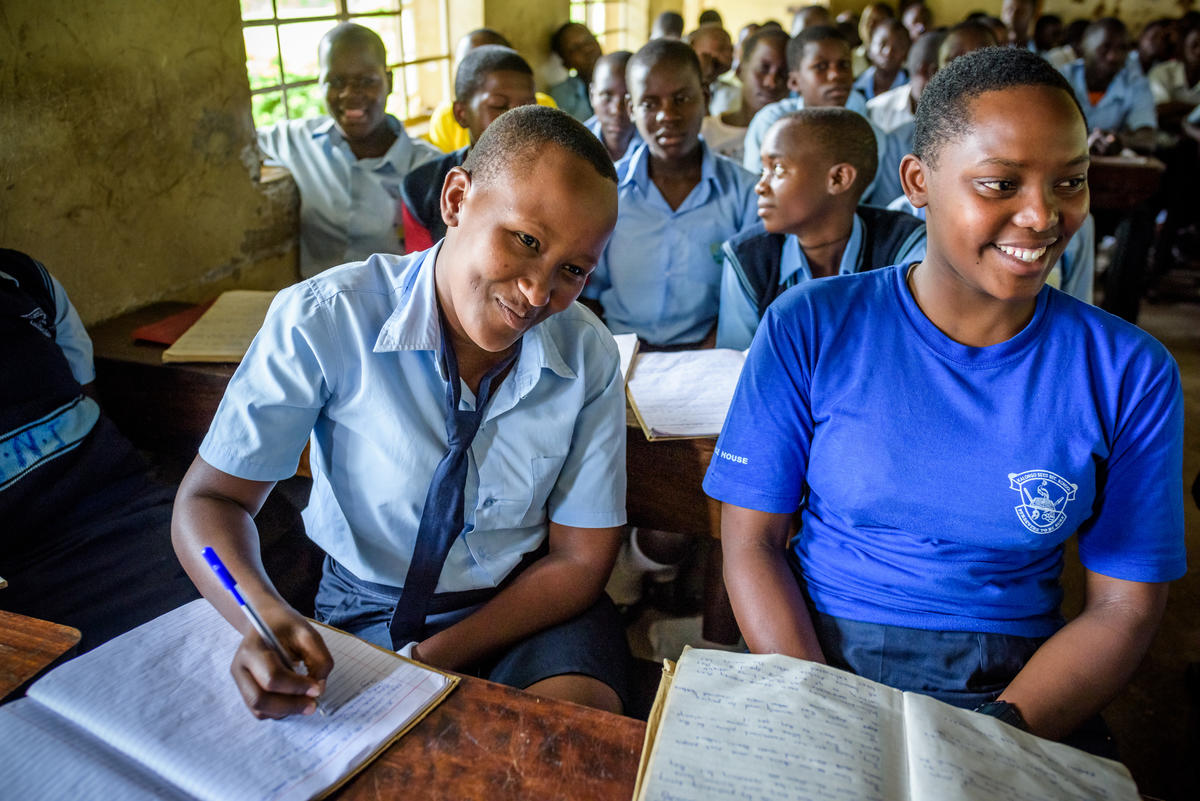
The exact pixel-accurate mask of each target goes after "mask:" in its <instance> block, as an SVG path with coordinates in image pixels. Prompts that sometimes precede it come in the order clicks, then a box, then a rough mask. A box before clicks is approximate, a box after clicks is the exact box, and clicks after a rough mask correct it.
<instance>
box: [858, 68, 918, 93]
mask: <svg viewBox="0 0 1200 801" xmlns="http://www.w3.org/2000/svg"><path fill="white" fill-rule="evenodd" d="M878 71H879V68H878V67H876V66H875V65H871V66H870V67H867V68H866V69H865V70H863V72H862V74H861V75H859V76H858V77H857V78H855V79H854V91H856V92H858V93H860V94H861V95H862V96H863V97H864V98H866V99H867V100H871V99H873V98H874V97H875V73H876V72H878ZM906 83H908V71H907V70H903V69H902V70H900V71H899V72H897V73H896V77H895V79H894V80H893V81H892V85H891V86H889V87H888V89H889V90H890V89H895V88H896V87H897V86H903V85H904V84H906ZM880 94H882V92H881V93H880Z"/></svg>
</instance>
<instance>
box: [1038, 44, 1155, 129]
mask: <svg viewBox="0 0 1200 801" xmlns="http://www.w3.org/2000/svg"><path fill="white" fill-rule="evenodd" d="M1059 71H1060V72H1062V74H1063V75H1064V76H1065V77H1066V79H1067V81H1068V82H1069V83H1070V84H1071V88H1072V89H1074V90H1075V97H1076V99H1077V100H1079V105H1080V106H1082V107H1083V116H1084V117H1085V118H1086V119H1087V124H1088V128H1089V129H1091V130H1095V129H1096V128H1099V129H1101V130H1104V131H1136V130H1137V129H1138V128H1157V127H1158V115H1157V113H1156V112H1155V110H1154V94H1153V93H1152V92H1151V91H1150V82H1149V81H1147V80H1146V76H1145V75H1143V74H1142V71H1141V69H1140V68H1130V67H1129V65H1128V64H1127V65H1126V66H1125V67H1123V68H1122V69H1121V71H1120V72H1118V73H1117V74H1116V76H1115V77H1114V78H1113V79H1112V82H1111V83H1110V84H1109V85H1108V89H1107V90H1106V91H1105V92H1104V97H1102V98H1100V102H1099V103H1097V104H1096V105H1094V106H1093V105H1092V103H1091V101H1090V100H1089V99H1088V89H1087V78H1086V77H1085V76H1084V70H1083V59H1081V58H1080V59H1076V60H1075V61H1072V62H1071V63H1070V64H1067V65H1065V66H1063V67H1060V68H1059Z"/></svg>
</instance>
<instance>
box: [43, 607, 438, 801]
mask: <svg viewBox="0 0 1200 801" xmlns="http://www.w3.org/2000/svg"><path fill="white" fill-rule="evenodd" d="M317 631H318V632H320V634H321V636H322V638H323V639H324V640H325V643H326V645H327V646H328V647H329V650H330V652H331V653H332V654H333V658H334V670H333V673H332V674H331V675H330V677H329V679H328V681H327V689H326V692H325V695H324V696H323V697H322V698H323V701H322V703H323V704H325V705H326V706H327V707H328V708H329V709H330V714H328V715H327V716H322V715H319V714H314V715H309V716H293V717H290V718H287V719H285V720H277V721H275V720H262V721H260V720H256V719H255V718H254V717H253V716H252V715H251V714H250V711H249V710H248V709H246V707H245V704H244V703H243V702H242V698H241V695H240V694H239V693H238V691H237V688H236V687H235V685H234V683H233V680H232V679H231V678H230V676H229V664H230V662H231V660H232V657H233V654H234V651H235V650H236V649H237V647H238V644H239V642H240V640H241V635H240V634H239V633H238V632H237V630H236V629H234V628H233V627H232V626H231V625H229V623H228V622H226V621H225V619H224V618H222V617H221V616H220V614H219V613H218V612H217V611H216V610H215V609H213V607H212V606H210V605H209V604H208V602H206V601H204V600H203V599H201V600H197V601H193V602H192V603H190V604H186V605H185V606H182V607H180V608H179V609H176V610H174V611H172V612H169V613H167V614H166V615H163V616H162V617H160V618H157V619H156V620H153V621H151V622H150V623H147V624H145V625H143V626H140V627H139V628H137V629H134V630H133V631H131V632H128V633H126V634H124V635H122V636H120V637H118V638H116V639H114V640H111V641H109V642H108V643H105V644H104V645H102V646H100V647H99V648H97V649H95V650H93V651H90V652H88V653H87V654H84V655H83V656H81V657H79V658H77V659H74V660H72V661H70V662H67V663H66V664H64V665H62V666H60V667H58V668H56V669H55V670H53V671H51V672H50V673H48V674H47V675H46V676H44V677H43V678H42V679H40V680H38V681H37V682H35V683H34V684H33V686H32V687H31V688H30V690H29V696H30V697H31V698H34V699H36V700H37V701H38V702H40V703H41V704H43V705H44V706H46V707H47V708H49V709H51V710H53V711H54V712H56V713H58V714H59V715H60V716H62V717H64V718H67V719H69V720H71V721H74V722H75V723H77V724H78V725H79V726H81V727H82V728H84V729H86V730H88V731H89V732H90V733H91V734H92V735H93V736H95V737H97V738H99V739H100V740H101V741H103V742H106V743H109V744H110V745H112V746H113V747H114V748H116V749H118V750H119V751H122V752H124V753H125V754H126V755H128V756H130V757H131V758H133V759H136V760H138V761H140V762H141V763H142V764H143V765H145V766H146V767H148V768H150V769H151V770H153V771H155V772H156V773H158V774H159V775H161V776H162V777H164V778H166V779H167V780H168V781H170V782H171V783H172V784H174V785H176V786H177V787H179V788H180V789H181V790H183V791H184V792H186V793H188V794H190V795H193V796H195V797H196V798H201V799H212V801H224V799H229V798H238V799H272V800H273V801H288V800H289V799H297V800H300V799H308V798H312V797H314V796H316V795H318V794H320V793H322V792H324V791H325V790H327V789H328V788H329V787H331V786H333V785H336V784H337V783H338V782H339V781H341V780H342V779H344V778H345V777H346V776H348V775H350V774H351V773H353V772H354V771H355V770H356V769H357V768H358V767H360V766H361V765H363V764H364V763H366V762H367V761H368V760H369V759H370V758H371V757H372V756H373V755H374V754H375V753H376V752H377V751H378V750H379V749H380V748H382V747H383V746H384V745H386V744H387V743H389V742H390V741H391V740H392V739H393V738H394V737H395V736H396V735H398V734H399V733H400V732H402V731H403V730H405V728H406V727H407V726H408V725H409V724H410V723H411V722H412V721H413V720H415V719H418V718H419V717H420V716H421V715H422V714H424V712H426V711H427V710H428V709H430V708H431V707H432V706H434V705H435V704H436V703H437V702H438V701H440V700H441V698H442V697H443V696H444V695H445V693H447V692H448V691H449V690H450V689H451V688H452V687H453V686H454V684H455V683H456V680H455V679H453V678H452V677H450V676H448V675H446V674H443V673H440V672H439V671H436V670H433V669H431V668H427V667H424V666H422V665H419V664H416V663H414V662H410V661H408V660H405V659H401V658H400V657H398V656H396V655H395V654H393V653H391V652H389V651H384V650H382V649H379V648H376V647H375V646H373V645H370V644H369V643H366V642H364V641H362V640H359V639H358V638H356V637H352V636H350V635H348V634H345V633H343V632H339V631H336V630H334V629H330V628H327V627H324V626H317Z"/></svg>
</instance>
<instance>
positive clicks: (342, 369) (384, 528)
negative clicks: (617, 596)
mask: <svg viewBox="0 0 1200 801" xmlns="http://www.w3.org/2000/svg"><path fill="white" fill-rule="evenodd" d="M440 252H441V245H440V244H439V245H437V246H435V247H434V248H433V249H432V250H428V251H424V252H421V253H413V254H409V255H407V256H392V255H385V254H376V255H374V256H372V257H371V258H370V259H368V260H367V261H365V262H359V263H354V264H347V265H343V266H341V267H339V268H337V269H334V270H329V271H327V272H325V273H322V274H321V275H319V276H317V277H315V278H312V279H309V280H307V281H304V282H302V283H300V284H297V285H295V286H293V287H290V288H288V289H285V290H283V291H282V292H281V293H280V294H279V295H278V296H277V297H276V299H275V301H274V302H273V303H272V306H271V310H270V312H269V313H268V315H267V318H266V321H265V322H264V324H263V328H262V330H261V331H260V333H259V334H258V336H257V337H256V338H255V340H254V342H253V344H252V345H251V346H250V349H249V351H248V352H247V354H246V357H245V358H244V359H243V360H242V363H241V365H240V366H239V368H238V370H237V372H236V373H235V374H234V376H233V378H232V379H231V381H230V383H229V388H228V390H227V391H226V393H225V397H224V398H223V400H222V401H221V405H220V407H219V408H218V409H217V413H216V415H215V417H214V418H213V422H212V427H211V428H210V430H209V432H208V434H207V436H206V437H205V438H204V441H203V443H202V444H201V446H200V455H201V457H202V458H203V459H204V460H205V461H206V462H208V463H209V464H211V465H213V466H214V467H216V468H217V469H219V470H222V471H224V472H226V473H229V474H231V475H235V476H238V477H240V478H245V479H250V480H254V481H278V480H280V479H282V478H285V477H287V476H290V475H291V474H292V473H293V472H294V471H295V469H296V464H297V460H298V459H299V456H300V452H301V450H302V449H303V448H304V445H305V443H306V442H309V443H310V444H311V449H310V456H309V463H310V466H311V469H312V474H313V488H312V495H311V498H310V500H309V505H308V507H307V508H306V509H305V510H304V513H303V516H304V523H305V528H306V530H307V533H308V536H309V537H310V538H311V539H312V540H313V541H314V542H316V543H317V544H318V545H319V546H320V547H321V548H322V549H323V550H324V551H325V552H326V554H328V558H327V560H326V566H325V574H324V576H323V577H322V581H321V589H320V591H319V592H318V595H317V601H316V607H317V617H318V619H320V620H323V621H326V622H330V623H331V624H333V625H336V626H339V627H341V628H344V629H346V630H348V631H350V632H351V633H354V634H357V635H358V636H360V637H363V638H365V639H368V640H370V641H371V642H375V643H376V644H380V645H382V646H384V647H399V646H400V645H403V644H404V642H405V641H406V640H405V641H400V642H397V641H396V640H395V639H394V638H395V637H396V636H398V635H396V633H395V632H394V631H391V630H390V624H389V621H390V620H391V619H392V615H393V611H394V610H396V609H397V604H398V598H399V597H400V595H401V593H402V589H403V587H404V584H405V581H406V577H407V576H408V575H409V568H410V565H411V562H412V560H413V554H414V550H415V549H416V548H417V544H418V543H417V539H416V536H417V532H418V530H419V529H420V528H421V523H422V517H423V515H425V514H426V513H427V512H426V509H425V506H426V495H427V492H428V491H429V489H430V483H431V478H432V477H433V475H434V472H435V470H436V469H437V468H438V466H439V461H440V460H441V459H442V457H443V455H444V454H446V453H447V447H448V440H447V436H448V435H447V431H446V418H447V410H446V408H445V406H446V403H447V401H446V395H447V379H446V375H447V370H448V369H449V368H448V367H447V362H446V360H445V359H444V358H443V357H442V356H441V352H442V348H443V334H442V327H441V322H440V312H439V310H438V304H437V297H436V291H435V283H434V264H435V261H436V259H437V258H438V254H439V253H440ZM461 393H462V398H461V402H460V403H459V404H458V406H457V407H456V408H457V409H458V410H473V409H474V403H475V396H474V395H473V394H472V393H471V391H470V390H469V389H468V388H466V386H465V385H463V386H462V389H461ZM459 413H461V412H459ZM624 424H625V418H624V391H623V382H622V380H621V374H620V369H619V365H618V356H617V349H616V345H615V343H614V342H613V339H612V337H611V335H610V334H609V333H608V331H607V330H605V328H604V326H603V325H602V324H601V323H600V322H599V320H597V319H596V318H595V316H594V315H593V314H591V312H589V311H587V310H586V309H584V308H583V307H582V306H580V305H578V304H575V305H573V306H572V307H571V308H569V309H567V310H566V311H563V312H561V313H559V314H556V315H554V316H553V317H551V318H549V319H548V320H546V321H544V322H542V323H540V324H539V325H537V326H535V327H534V328H533V329H531V330H530V331H528V332H527V333H526V334H525V335H524V337H523V338H522V342H521V348H520V355H519V358H518V359H517V361H516V363H515V365H514V366H513V368H512V371H511V373H510V374H509V375H508V376H507V378H505V379H504V381H503V383H501V384H500V385H499V387H498V388H496V389H495V390H494V392H493V394H492V398H491V400H490V402H488V403H487V406H486V408H485V410H484V412H483V418H482V422H481V423H480V425H479V428H478V432H477V433H476V434H475V435H474V437H473V439H471V440H470V446H469V450H468V452H467V455H466V458H467V462H468V466H467V471H466V477H465V484H464V485H463V492H464V494H463V499H462V509H463V522H464V526H463V529H462V531H461V533H459V534H457V535H456V536H455V537H454V538H453V540H452V545H451V546H450V548H449V551H448V554H447V555H446V556H445V561H444V563H443V565H442V568H441V571H440V574H436V575H437V580H436V593H435V594H434V595H433V597H432V601H431V605H430V606H429V610H430V613H429V616H428V617H427V618H425V621H424V623H425V626H424V629H425V631H424V633H425V634H426V635H427V634H429V633H431V632H434V631H437V630H440V629H442V628H445V627H446V626H448V625H451V624H452V623H454V622H456V621H458V620H461V619H462V618H464V617H466V616H467V615H468V614H470V613H471V612H472V611H474V610H475V609H477V608H478V607H479V606H480V605H481V604H482V603H484V602H485V601H486V600H487V599H488V598H490V597H492V596H493V595H495V594H496V592H497V591H498V589H499V588H500V587H502V586H503V585H504V583H505V582H506V581H507V580H510V579H511V578H512V577H513V576H515V574H516V571H519V570H520V569H521V567H523V566H524V564H527V563H528V562H529V561H530V560H531V559H534V558H536V557H537V556H538V555H539V553H540V552H541V551H542V550H543V549H544V548H545V547H546V542H547V532H548V524H549V522H550V521H554V522H557V523H560V524H563V525H568V526H577V527H583V528H605V527H610V526H618V525H621V524H623V523H624V522H625V468H624V464H625V444H624V443H625V436H624ZM437 512H438V510H436V509H434V510H433V512H432V513H434V514H436V513H437ZM605 600H606V599H601V602H598V603H597V604H596V605H595V606H594V607H593V608H592V610H590V611H589V612H587V613H585V614H584V615H581V616H580V618H576V621H579V620H580V619H581V618H584V619H586V621H585V622H587V621H590V623H588V625H591V624H594V623H596V619H597V618H599V619H600V620H601V623H603V625H601V626H600V627H599V629H597V630H596V631H593V632H592V633H591V634H589V635H588V636H587V637H585V638H584V642H583V643H579V642H577V641H576V642H575V643H574V646H573V647H574V649H575V650H574V651H572V650H571V649H570V648H567V647H565V646H563V647H558V646H554V647H552V648H551V649H550V650H551V656H554V654H555V653H558V656H560V657H562V658H564V659H570V658H572V656H571V655H572V654H578V653H582V654H583V655H584V656H583V657H581V658H587V659H590V660H591V661H590V662H588V664H585V665H571V664H565V665H560V667H562V668H563V669H561V670H557V671H553V670H552V672H551V673H550V674H549V675H557V673H561V672H584V673H588V674H589V675H596V677H597V678H600V679H601V680H602V681H605V682H606V683H608V684H609V685H610V686H613V687H614V689H616V690H617V691H618V693H623V692H624V690H623V688H621V687H619V686H618V685H620V684H621V683H622V682H623V680H624V679H623V678H620V677H616V678H614V675H613V674H612V673H611V672H609V673H605V672H604V671H605V670H606V669H607V668H606V667H605V665H604V664H601V663H603V662H605V661H609V662H611V663H612V665H613V666H615V667H616V668H617V669H618V672H619V671H620V670H623V669H624V667H625V663H624V662H623V661H622V660H623V659H624V658H625V656H623V654H625V655H626V656H627V652H626V651H625V649H624V645H623V643H624V640H623V634H622V630H621V627H620V622H619V619H617V618H616V617H615V610H613V609H612V607H611V602H609V603H608V605H607V606H605V603H604V602H605ZM573 622H575V621H568V622H567V623H563V624H560V625H559V626H556V627H553V628H552V629H548V630H545V631H543V632H541V633H539V634H536V635H534V636H532V637H530V638H528V639H527V640H526V641H524V643H519V644H517V645H516V646H515V647H514V649H512V650H510V652H509V654H510V655H511V654H513V653H515V652H517V651H519V650H520V649H521V648H523V647H525V646H526V645H527V644H529V643H531V642H533V641H539V638H541V639H542V640H544V639H545V638H546V637H550V638H551V639H553V638H554V637H555V636H558V634H557V633H561V632H562V631H568V630H570V628H571V625H572V623H573ZM600 630H602V631H600ZM556 632H557V633H556ZM598 632H599V633H598ZM588 638H593V639H595V640H596V642H595V644H588V642H587V639H588ZM412 639H417V637H412ZM581 649H582V650H581ZM543 650H544V649H543ZM597 654H599V656H597ZM543 656H544V654H543ZM504 658H505V657H502V661H503V659H504ZM510 661H511V662H514V665H510V667H512V666H515V667H516V668H518V669H522V670H523V669H524V668H522V665H524V666H525V667H529V665H528V663H529V659H528V658H524V657H523V658H520V659H515V660H510ZM492 667H494V666H492V665H488V666H486V667H484V668H481V669H482V670H483V673H482V674H481V675H485V676H489V677H492V678H493V680H496V681H505V682H507V683H512V684H514V685H516V686H528V684H529V683H532V682H533V681H537V680H539V678H543V677H544V676H534V677H533V678H530V674H528V673H527V672H525V673H522V672H520V671H518V673H517V674H515V675H516V677H515V678H514V676H513V675H510V674H508V673H505V674H504V675H498V674H496V673H495V672H493V671H492ZM522 682H524V683H522Z"/></svg>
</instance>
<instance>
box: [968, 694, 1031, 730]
mask: <svg viewBox="0 0 1200 801" xmlns="http://www.w3.org/2000/svg"><path fill="white" fill-rule="evenodd" d="M974 711H976V712H979V713H981V714H984V715H988V716H989V717H993V718H996V719H997V720H1002V721H1004V722H1005V723H1007V724H1008V725H1010V726H1016V727H1017V728H1018V729H1020V730H1021V731H1029V725H1028V724H1027V723H1026V722H1025V718H1023V717H1021V713H1020V712H1018V711H1017V708H1016V707H1015V706H1013V705H1012V704H1010V703H1009V702H1008V701H988V702H987V703H985V704H980V705H979V706H977V707H975V710H974Z"/></svg>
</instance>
